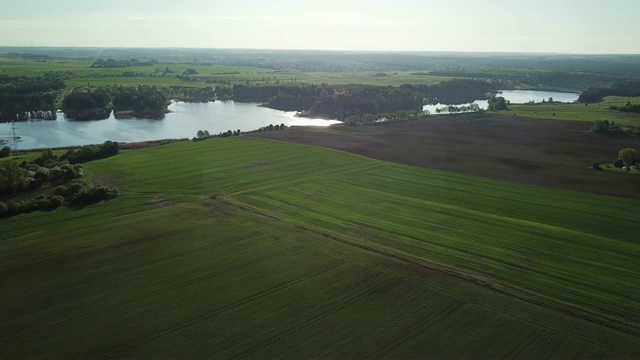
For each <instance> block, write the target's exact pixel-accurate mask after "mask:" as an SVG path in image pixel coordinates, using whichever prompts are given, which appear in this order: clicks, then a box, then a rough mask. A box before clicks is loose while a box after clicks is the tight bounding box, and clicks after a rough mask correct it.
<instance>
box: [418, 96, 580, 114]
mask: <svg viewBox="0 0 640 360" xmlns="http://www.w3.org/2000/svg"><path fill="white" fill-rule="evenodd" d="M498 96H502V97H503V98H504V99H505V100H507V101H509V102H510V103H511V104H526V103H529V102H532V101H533V102H536V103H539V102H542V100H544V101H549V98H553V101H554V102H562V103H572V102H574V101H577V100H578V97H579V96H580V94H578V93H572V92H559V91H539V90H500V93H499V94H498ZM471 104H477V105H478V107H479V108H480V109H482V110H487V107H488V105H489V104H488V102H487V100H476V101H474V102H472V103H466V104H430V105H425V106H424V107H423V108H422V109H423V110H428V111H429V112H430V113H431V114H433V115H436V114H438V109H440V113H441V114H446V113H448V111H447V110H446V108H447V107H448V106H449V105H454V106H456V107H463V106H466V107H469V106H470V105H471ZM443 109H444V110H443Z"/></svg>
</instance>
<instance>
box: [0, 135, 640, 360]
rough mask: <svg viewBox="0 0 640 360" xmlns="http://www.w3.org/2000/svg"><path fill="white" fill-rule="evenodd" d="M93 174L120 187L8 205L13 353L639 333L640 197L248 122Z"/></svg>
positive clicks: (5, 292) (513, 341)
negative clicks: (475, 169) (500, 176)
mask: <svg viewBox="0 0 640 360" xmlns="http://www.w3.org/2000/svg"><path fill="white" fill-rule="evenodd" d="M376 128H378V127H371V129H376ZM287 131H289V130H287ZM291 131H294V130H291ZM405 131H406V129H405ZM282 134H286V131H285V132H282ZM293 134H295V132H293ZM366 135H367V133H364V134H363V138H362V139H361V140H362V142H361V144H366V143H367V142H366ZM396 145H397V143H396ZM413 156H415V157H419V156H418V155H413ZM85 173H86V174H87V175H86V176H87V177H88V178H90V179H92V181H93V182H95V183H100V184H106V185H108V186H114V187H117V188H118V189H119V190H120V193H121V195H120V196H119V197H118V198H116V199H115V200H112V201H110V202H106V203H102V204H98V205H95V206H90V207H87V208H84V209H80V210H68V209H59V210H56V211H53V212H49V213H32V214H29V215H22V216H18V217H15V218H10V219H7V220H3V222H2V230H3V231H2V235H0V256H1V257H2V261H0V273H1V274H3V275H2V282H1V283H0V286H1V289H2V291H0V304H1V305H0V324H1V325H0V355H1V356H0V357H3V358H16V357H66V358H68V357H76V358H90V357H113V358H123V357H147V358H148V357H165V358H166V357H188V358H194V357H196V358H201V357H215V358H264V357H281V358H294V357H296V358H309V357H329V358H354V357H357V358H411V357H445V358H470V357H473V358H498V357H509V358H570V357H578V358H586V357H589V358H633V357H635V356H636V355H637V354H638V352H639V351H640V348H639V346H638V344H640V341H639V340H640V318H639V317H638V316H639V315H638V314H639V312H638V308H639V305H640V298H639V297H638V294H640V288H639V285H638V284H640V281H639V280H640V270H639V269H638V266H637V261H636V260H637V258H638V255H640V247H639V245H638V243H637V240H636V239H637V236H635V233H636V232H637V229H636V225H635V219H636V214H637V211H638V210H639V209H640V206H639V205H638V202H637V200H631V199H624V198H620V197H608V196H602V195H595V194H588V193H578V192H570V191H565V190H558V189H550V188H542V187H537V186H530V185H520V184H514V183H507V182H501V181H496V180H490V179H487V178H480V177H471V176H468V175H461V174H453V173H449V172H441V171H436V170H429V169H424V168H420V167H416V166H409V165H402V164H398V163H392V162H387V161H383V160H376V159H372V158H365V157H361V156H359V155H355V154H351V153H347V152H341V151H337V150H331V149H326V148H320V147H313V146H308V145H298V144H291V143H284V142H275V141H270V140H264V139H249V138H245V137H240V138H231V139H214V140H207V141H202V142H184V143H177V144H170V145H163V146H158V147H151V148H145V149H138V150H129V151H125V152H123V153H121V154H120V155H118V156H116V157H113V158H109V159H105V160H100V161H95V162H90V163H87V164H86V165H85ZM612 175H615V174H612Z"/></svg>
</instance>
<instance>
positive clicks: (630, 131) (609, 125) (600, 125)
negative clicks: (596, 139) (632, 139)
mask: <svg viewBox="0 0 640 360" xmlns="http://www.w3.org/2000/svg"><path fill="white" fill-rule="evenodd" d="M591 131H593V132H594V133H596V134H607V135H635V136H640V130H638V129H637V128H635V129H634V128H633V127H622V126H618V125H616V122H615V121H611V122H610V121H609V120H596V121H595V122H594V124H593V126H592V127H591Z"/></svg>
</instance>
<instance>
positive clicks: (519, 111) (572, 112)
mask: <svg viewBox="0 0 640 360" xmlns="http://www.w3.org/2000/svg"><path fill="white" fill-rule="evenodd" d="M627 102H631V103H633V104H635V103H638V98H636V97H623V96H608V97H606V98H605V99H604V101H602V102H599V103H596V104H588V105H585V104H580V103H573V104H564V103H555V104H548V103H547V104H542V103H537V104H522V105H510V106H509V110H506V111H502V112H501V113H503V114H508V115H514V114H515V115H517V116H526V117H530V118H537V119H557V120H577V121H595V120H609V121H615V122H616V123H617V124H619V125H629V126H640V117H639V116H638V114H635V113H625V112H621V111H615V110H609V107H610V106H617V107H623V106H625V104H626V103H627Z"/></svg>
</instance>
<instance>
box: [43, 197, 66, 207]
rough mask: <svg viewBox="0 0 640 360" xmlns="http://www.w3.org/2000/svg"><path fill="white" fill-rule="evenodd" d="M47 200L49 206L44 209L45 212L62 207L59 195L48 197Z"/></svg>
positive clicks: (62, 200) (61, 199) (61, 198)
mask: <svg viewBox="0 0 640 360" xmlns="http://www.w3.org/2000/svg"><path fill="white" fill-rule="evenodd" d="M48 200H49V204H48V205H47V207H46V209H47V210H54V209H57V208H59V207H60V206H62V204H64V198H63V197H62V196H59V195H54V196H52V197H50V198H49V199H48Z"/></svg>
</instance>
